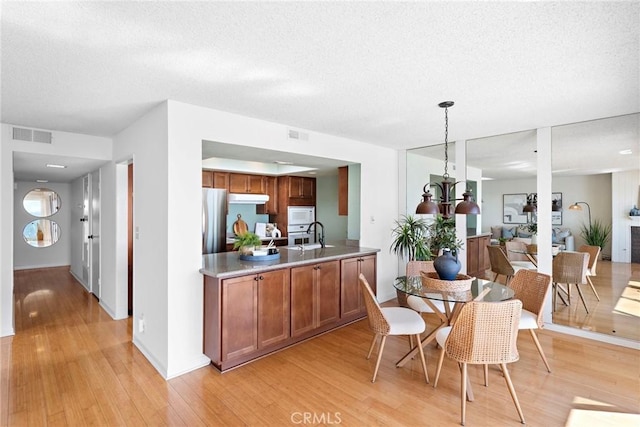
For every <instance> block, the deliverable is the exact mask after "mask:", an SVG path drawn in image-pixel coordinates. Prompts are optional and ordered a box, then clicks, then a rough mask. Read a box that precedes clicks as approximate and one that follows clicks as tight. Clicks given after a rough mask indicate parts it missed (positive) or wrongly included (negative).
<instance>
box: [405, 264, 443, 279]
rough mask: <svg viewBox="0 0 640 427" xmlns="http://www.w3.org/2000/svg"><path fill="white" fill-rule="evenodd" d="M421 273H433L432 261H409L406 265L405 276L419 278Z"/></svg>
mask: <svg viewBox="0 0 640 427" xmlns="http://www.w3.org/2000/svg"><path fill="white" fill-rule="evenodd" d="M421 271H426V272H427V273H433V272H435V271H436V269H435V268H434V267H433V261H409V262H408V263H407V270H406V275H407V276H420V272H421Z"/></svg>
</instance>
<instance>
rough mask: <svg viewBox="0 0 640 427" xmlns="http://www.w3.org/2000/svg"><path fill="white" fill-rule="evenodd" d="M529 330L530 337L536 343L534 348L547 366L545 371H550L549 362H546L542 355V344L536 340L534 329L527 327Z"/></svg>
mask: <svg viewBox="0 0 640 427" xmlns="http://www.w3.org/2000/svg"><path fill="white" fill-rule="evenodd" d="M529 332H531V338H533V343H534V344H535V345H536V348H537V349H538V353H540V356H541V357H542V361H543V362H544V366H546V367H547V372H551V368H550V367H549V362H547V358H546V356H545V355H544V351H543V350H542V346H541V345H540V341H538V335H536V331H535V330H533V329H529Z"/></svg>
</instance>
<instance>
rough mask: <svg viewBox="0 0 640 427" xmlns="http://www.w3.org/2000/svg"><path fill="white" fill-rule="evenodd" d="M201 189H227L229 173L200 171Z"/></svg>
mask: <svg viewBox="0 0 640 427" xmlns="http://www.w3.org/2000/svg"><path fill="white" fill-rule="evenodd" d="M202 187H203V188H222V189H225V190H228V189H229V173H228V172H219V171H214V170H209V169H203V170H202Z"/></svg>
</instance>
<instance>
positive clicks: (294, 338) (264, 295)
mask: <svg viewBox="0 0 640 427" xmlns="http://www.w3.org/2000/svg"><path fill="white" fill-rule="evenodd" d="M379 251H380V250H379V249H371V248H362V247H357V246H355V247H354V246H331V245H327V247H325V248H318V249H311V250H309V249H307V250H304V251H302V250H300V249H298V248H295V249H294V248H280V258H279V259H276V260H271V261H243V260H241V259H240V258H239V256H238V253H237V252H223V253H216V254H208V255H203V257H202V265H203V268H202V269H201V270H200V272H201V273H202V274H203V275H204V353H205V354H206V355H207V357H209V358H210V359H211V362H212V363H213V365H214V366H215V367H216V368H218V369H219V370H220V371H222V372H224V371H226V370H228V369H230V368H234V367H237V366H239V365H242V364H244V363H247V362H249V361H251V360H254V359H256V358H259V357H262V356H264V355H266V354H269V353H272V352H274V351H277V350H281V349H283V348H285V347H288V346H291V345H293V344H296V343H299V342H301V341H304V340H306V339H309V338H312V337H314V336H316V335H319V334H322V333H325V332H327V331H330V330H332V329H335V328H338V327H341V326H344V325H346V324H349V323H351V322H354V321H356V320H359V319H362V318H363V317H365V316H366V309H365V306H364V300H363V298H362V295H361V293H360V284H359V281H358V276H359V274H360V273H362V274H364V276H365V277H366V278H367V280H368V281H369V283H370V284H371V286H372V287H373V289H374V291H375V285H376V253H377V252H379Z"/></svg>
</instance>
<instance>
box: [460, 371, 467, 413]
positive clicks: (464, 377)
mask: <svg viewBox="0 0 640 427" xmlns="http://www.w3.org/2000/svg"><path fill="white" fill-rule="evenodd" d="M460 378H461V382H460V389H461V392H460V401H461V402H462V403H461V405H460V406H461V408H460V412H461V413H462V417H461V421H460V424H462V425H464V421H465V418H466V415H467V364H466V363H463V364H462V375H460Z"/></svg>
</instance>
